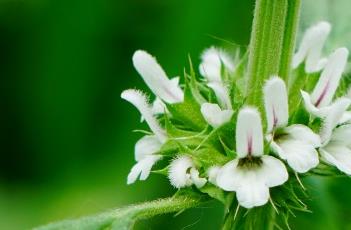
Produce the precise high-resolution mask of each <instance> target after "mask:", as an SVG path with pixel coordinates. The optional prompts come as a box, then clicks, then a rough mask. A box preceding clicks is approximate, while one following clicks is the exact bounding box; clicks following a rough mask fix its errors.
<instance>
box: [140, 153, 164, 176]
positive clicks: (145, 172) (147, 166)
mask: <svg viewBox="0 0 351 230" xmlns="http://www.w3.org/2000/svg"><path fill="white" fill-rule="evenodd" d="M161 158H162V156H161V155H151V156H147V157H146V158H144V159H143V160H141V161H140V163H141V164H142V171H141V174H140V180H146V179H147V178H148V177H149V175H150V171H151V168H152V166H153V165H154V164H155V163H156V162H157V161H159V160H160V159H161ZM138 163H139V162H138Z"/></svg>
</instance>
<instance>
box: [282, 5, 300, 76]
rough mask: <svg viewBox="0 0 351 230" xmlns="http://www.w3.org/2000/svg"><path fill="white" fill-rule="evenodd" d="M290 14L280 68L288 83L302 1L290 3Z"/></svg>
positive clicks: (287, 19)
mask: <svg viewBox="0 0 351 230" xmlns="http://www.w3.org/2000/svg"><path fill="white" fill-rule="evenodd" d="M288 4H289V5H288V12H287V16H286V23H285V35H284V42H283V50H284V52H283V53H282V57H281V61H280V67H279V76H280V77H281V78H283V79H284V80H285V82H286V83H288V80H289V77H290V72H291V62H292V57H293V54H294V50H295V43H296V34H297V33H296V32H297V28H298V24H299V18H300V8H301V0H293V1H289V2H288Z"/></svg>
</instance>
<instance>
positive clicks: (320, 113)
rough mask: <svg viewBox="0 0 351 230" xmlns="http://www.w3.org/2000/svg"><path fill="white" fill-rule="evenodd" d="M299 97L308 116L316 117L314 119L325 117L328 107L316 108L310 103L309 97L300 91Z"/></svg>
mask: <svg viewBox="0 0 351 230" xmlns="http://www.w3.org/2000/svg"><path fill="white" fill-rule="evenodd" d="M301 96H302V100H303V104H304V106H305V109H306V110H307V112H309V113H310V114H312V115H313V116H316V117H325V116H326V114H327V112H328V107H323V108H317V107H316V106H315V105H314V104H313V103H312V99H311V96H310V95H309V94H308V93H307V92H305V91H303V90H301Z"/></svg>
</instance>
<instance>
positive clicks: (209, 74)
mask: <svg viewBox="0 0 351 230" xmlns="http://www.w3.org/2000/svg"><path fill="white" fill-rule="evenodd" d="M222 67H224V68H226V69H227V70H228V71H229V72H232V71H233V70H234V63H233V61H232V59H231V58H230V56H229V55H228V54H227V53H226V52H224V51H223V50H220V49H217V48H215V47H211V48H209V49H206V50H205V51H204V52H203V54H202V55H201V64H200V66H199V70H200V74H201V75H202V76H203V77H205V78H206V79H207V80H208V81H209V82H222V77H221V72H222Z"/></svg>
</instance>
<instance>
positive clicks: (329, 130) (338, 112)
mask: <svg viewBox="0 0 351 230" xmlns="http://www.w3.org/2000/svg"><path fill="white" fill-rule="evenodd" d="M350 104H351V100H350V99H348V98H340V99H338V100H336V102H335V103H334V104H333V106H332V107H331V110H330V113H329V114H328V115H327V117H326V118H325V120H324V123H323V127H322V129H321V134H320V135H321V139H322V141H323V142H322V143H323V146H322V147H321V148H320V149H319V152H320V154H321V156H322V159H323V160H324V161H326V162H327V163H329V164H331V165H334V166H336V167H337V168H338V169H339V170H340V171H342V172H344V173H346V174H348V175H351V138H350V135H351V125H350V124H346V125H341V126H337V125H338V121H339V120H340V118H341V116H342V114H343V112H344V111H346V109H347V108H348V107H349V106H350Z"/></svg>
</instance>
